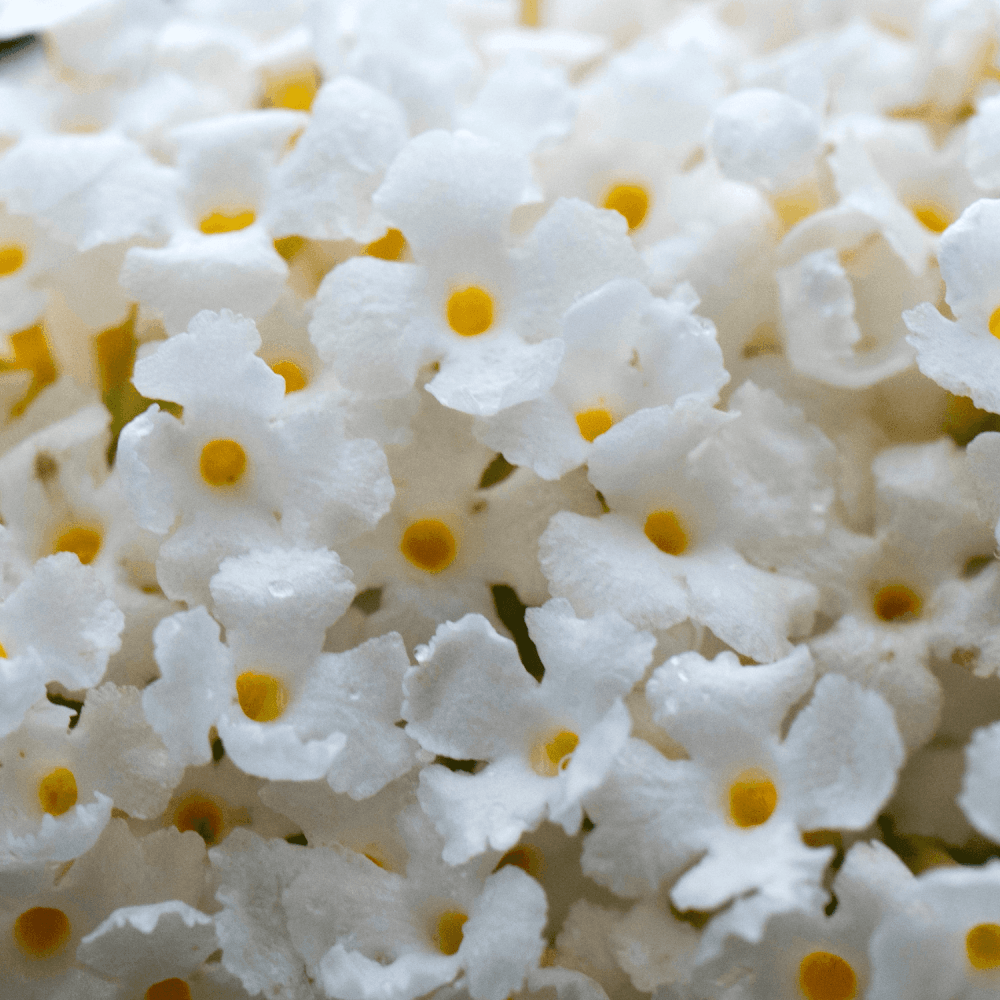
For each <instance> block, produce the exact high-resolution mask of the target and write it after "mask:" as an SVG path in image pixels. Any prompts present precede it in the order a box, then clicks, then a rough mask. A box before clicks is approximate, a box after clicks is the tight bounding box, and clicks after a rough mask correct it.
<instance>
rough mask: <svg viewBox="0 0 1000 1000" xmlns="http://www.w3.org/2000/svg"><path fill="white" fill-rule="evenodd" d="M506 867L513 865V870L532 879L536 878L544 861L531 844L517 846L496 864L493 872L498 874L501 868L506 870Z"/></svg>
mask: <svg viewBox="0 0 1000 1000" xmlns="http://www.w3.org/2000/svg"><path fill="white" fill-rule="evenodd" d="M507 865H513V866H514V867H515V868H520V869H521V871H524V872H527V873H528V874H529V875H530V876H531V877H532V878H538V877H539V875H540V874H541V871H542V868H543V867H544V865H545V859H544V858H543V857H542V852H541V851H540V850H538V848H537V847H534V846H532V845H531V844H518V845H517V847H512V848H511V849H510V850H509V851H508V852H507V853H506V854H505V855H504V856H503V857H502V858H501V859H500V860H499V861H498V862H497V866H496V868H494V869H493V870H494V871H495V872H498V871H500V869H501V868H506V867H507Z"/></svg>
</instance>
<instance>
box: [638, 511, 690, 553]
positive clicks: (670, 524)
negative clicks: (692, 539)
mask: <svg viewBox="0 0 1000 1000" xmlns="http://www.w3.org/2000/svg"><path fill="white" fill-rule="evenodd" d="M642 530H643V531H644V532H645V533H646V537H647V538H648V539H649V540H650V541H651V542H652V543H653V544H654V545H655V546H656V547H657V548H658V549H659V550H660V551H661V552H666V553H667V555H669V556H679V555H683V554H684V551H685V550H686V549H687V547H688V536H687V532H686V531H685V530H684V526H683V525H682V524H681V521H680V518H679V517H678V516H677V515H676V514H675V513H674V512H673V511H672V510H654V511H653V513H652V514H650V515H649V517H647V518H646V523H645V525H644V526H643V529H642Z"/></svg>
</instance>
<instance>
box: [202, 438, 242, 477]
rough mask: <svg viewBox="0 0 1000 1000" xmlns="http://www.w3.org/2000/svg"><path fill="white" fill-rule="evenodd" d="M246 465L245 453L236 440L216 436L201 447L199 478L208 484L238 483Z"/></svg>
mask: <svg viewBox="0 0 1000 1000" xmlns="http://www.w3.org/2000/svg"><path fill="white" fill-rule="evenodd" d="M246 467H247V453H246V452H245V451H244V450H243V448H242V447H241V446H240V445H239V444H238V443H237V442H236V441H230V440H229V439H228V438H217V439H216V440H215V441H209V442H208V444H206V445H205V447H204V448H202V449H201V478H202V479H204V480H205V482H206V483H208V485H209V486H232V485H233V484H234V483H238V482H239V481H240V478H241V477H242V476H243V473H244V472H245V471H246Z"/></svg>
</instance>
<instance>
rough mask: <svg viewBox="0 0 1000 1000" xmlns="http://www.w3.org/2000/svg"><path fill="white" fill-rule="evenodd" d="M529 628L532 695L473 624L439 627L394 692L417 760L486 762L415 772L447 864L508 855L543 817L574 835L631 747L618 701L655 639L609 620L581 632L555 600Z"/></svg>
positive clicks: (503, 649)
mask: <svg viewBox="0 0 1000 1000" xmlns="http://www.w3.org/2000/svg"><path fill="white" fill-rule="evenodd" d="M526 617H527V623H528V631H529V634H530V635H531V637H532V639H533V640H534V642H535V644H536V646H537V647H538V651H539V655H540V656H541V658H542V663H543V664H545V675H544V677H543V678H542V680H541V682H540V683H539V682H538V681H536V680H534V679H533V678H532V677H531V676H530V675H529V674H528V672H527V671H526V670H525V669H524V667H523V666H522V665H521V661H520V659H519V658H518V654H517V648H516V647H515V645H514V643H512V642H511V641H510V640H509V639H507V638H504V637H503V636H499V635H497V633H496V632H495V631H494V630H493V628H492V627H491V626H490V624H489V623H488V622H487V621H486V620H485V619H484V618H482V617H481V616H479V615H466V616H465V617H464V618H462V619H461V620H460V621H458V622H449V623H447V624H445V625H442V626H441V627H440V628H439V629H438V630H437V632H436V633H435V635H434V638H433V639H432V640H431V641H430V643H428V645H427V646H422V647H420V648H419V649H418V650H417V664H418V665H417V666H416V667H414V668H412V669H410V670H409V671H407V674H406V676H405V677H404V680H403V686H404V690H405V692H406V701H405V702H404V703H403V718H405V719H406V720H407V727H406V731H407V732H408V733H410V734H411V735H412V736H413V737H414V738H415V739H416V740H417V741H418V742H419V743H420V745H421V746H422V747H424V749H426V750H430V751H431V752H432V753H436V754H440V755H442V756H445V757H451V758H456V759H459V760H470V759H471V760H478V761H486V762H487V766H486V767H485V769H483V770H482V771H481V772H479V773H477V774H474V775H467V774H462V773H458V772H454V771H450V770H448V769H447V768H445V767H442V766H441V765H435V766H432V767H428V768H425V769H424V770H423V771H422V772H421V775H420V793H419V798H420V803H421V805H422V806H423V808H424V810H425V811H426V812H427V814H428V815H429V816H430V817H431V818H432V820H433V821H434V824H435V826H436V827H437V829H438V831H439V832H440V833H441V834H442V835H443V836H444V838H445V843H444V858H445V860H446V861H448V862H449V863H451V864H458V863H461V862H464V861H467V860H468V859H469V858H472V857H474V856H475V855H476V854H480V853H481V852H482V851H484V850H486V847H487V845H489V846H490V847H492V848H495V849H496V850H501V851H502V850H506V849H507V848H508V847H512V846H513V845H514V844H515V843H516V842H517V839H518V837H520V835H521V834H522V833H523V832H524V831H525V830H529V829H532V828H533V827H535V826H536V825H537V824H538V823H539V822H540V821H541V820H542V819H543V818H544V817H546V816H547V817H548V818H549V819H551V820H552V821H553V822H556V823H559V824H561V825H562V827H563V829H564V830H566V832H567V833H570V834H572V833H575V832H576V831H577V830H578V829H579V828H580V823H581V822H582V820H583V810H582V806H581V799H582V798H583V796H584V795H586V794H587V792H589V791H591V790H592V789H594V788H596V787H597V786H598V785H600V783H601V782H602V781H603V780H604V776H605V775H606V774H607V771H608V768H609V766H610V764H611V761H612V760H613V759H614V756H615V754H616V753H617V752H618V750H619V749H620V748H621V746H622V745H623V744H624V742H625V740H626V739H627V737H628V733H629V729H630V721H629V717H628V712H627V710H626V709H625V705H624V703H623V701H622V698H623V697H624V696H625V695H626V694H627V693H628V691H629V690H630V688H631V687H632V685H633V684H634V683H635V682H636V681H637V680H638V679H639V678H640V677H641V676H642V672H643V670H644V669H645V668H646V665H647V664H648V663H649V661H650V659H651V657H652V648H653V638H652V636H650V635H648V634H647V633H644V632H640V631H638V630H637V629H635V628H633V627H632V626H631V625H629V624H628V623H627V622H625V621H624V620H623V619H622V618H621V617H619V616H618V615H617V614H613V613H608V614H603V615H599V616H596V617H594V618H591V619H583V620H581V619H579V618H577V617H576V616H575V615H574V614H573V611H572V608H571V607H570V606H569V603H568V602H567V601H564V600H552V601H549V602H548V603H547V604H545V605H544V606H543V607H541V608H532V609H531V610H530V611H528V613H527V616H526Z"/></svg>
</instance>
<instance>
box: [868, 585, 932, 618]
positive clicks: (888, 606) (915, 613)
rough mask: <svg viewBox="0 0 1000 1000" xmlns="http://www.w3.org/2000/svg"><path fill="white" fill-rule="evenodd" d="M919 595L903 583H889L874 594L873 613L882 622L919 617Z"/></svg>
mask: <svg viewBox="0 0 1000 1000" xmlns="http://www.w3.org/2000/svg"><path fill="white" fill-rule="evenodd" d="M922 604H923V602H922V601H921V600H920V595H919V594H917V593H915V592H914V591H912V590H911V589H910V588H909V587H907V586H906V584H904V583H889V584H886V586H884V587H881V588H879V590H878V592H877V593H876V594H875V600H874V602H873V607H874V610H875V614H876V615H877V616H878V617H879V618H881V619H882V621H884V622H895V621H900V620H902V621H909V620H912V619H914V618H919V617H920V609H921V605H922Z"/></svg>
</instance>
